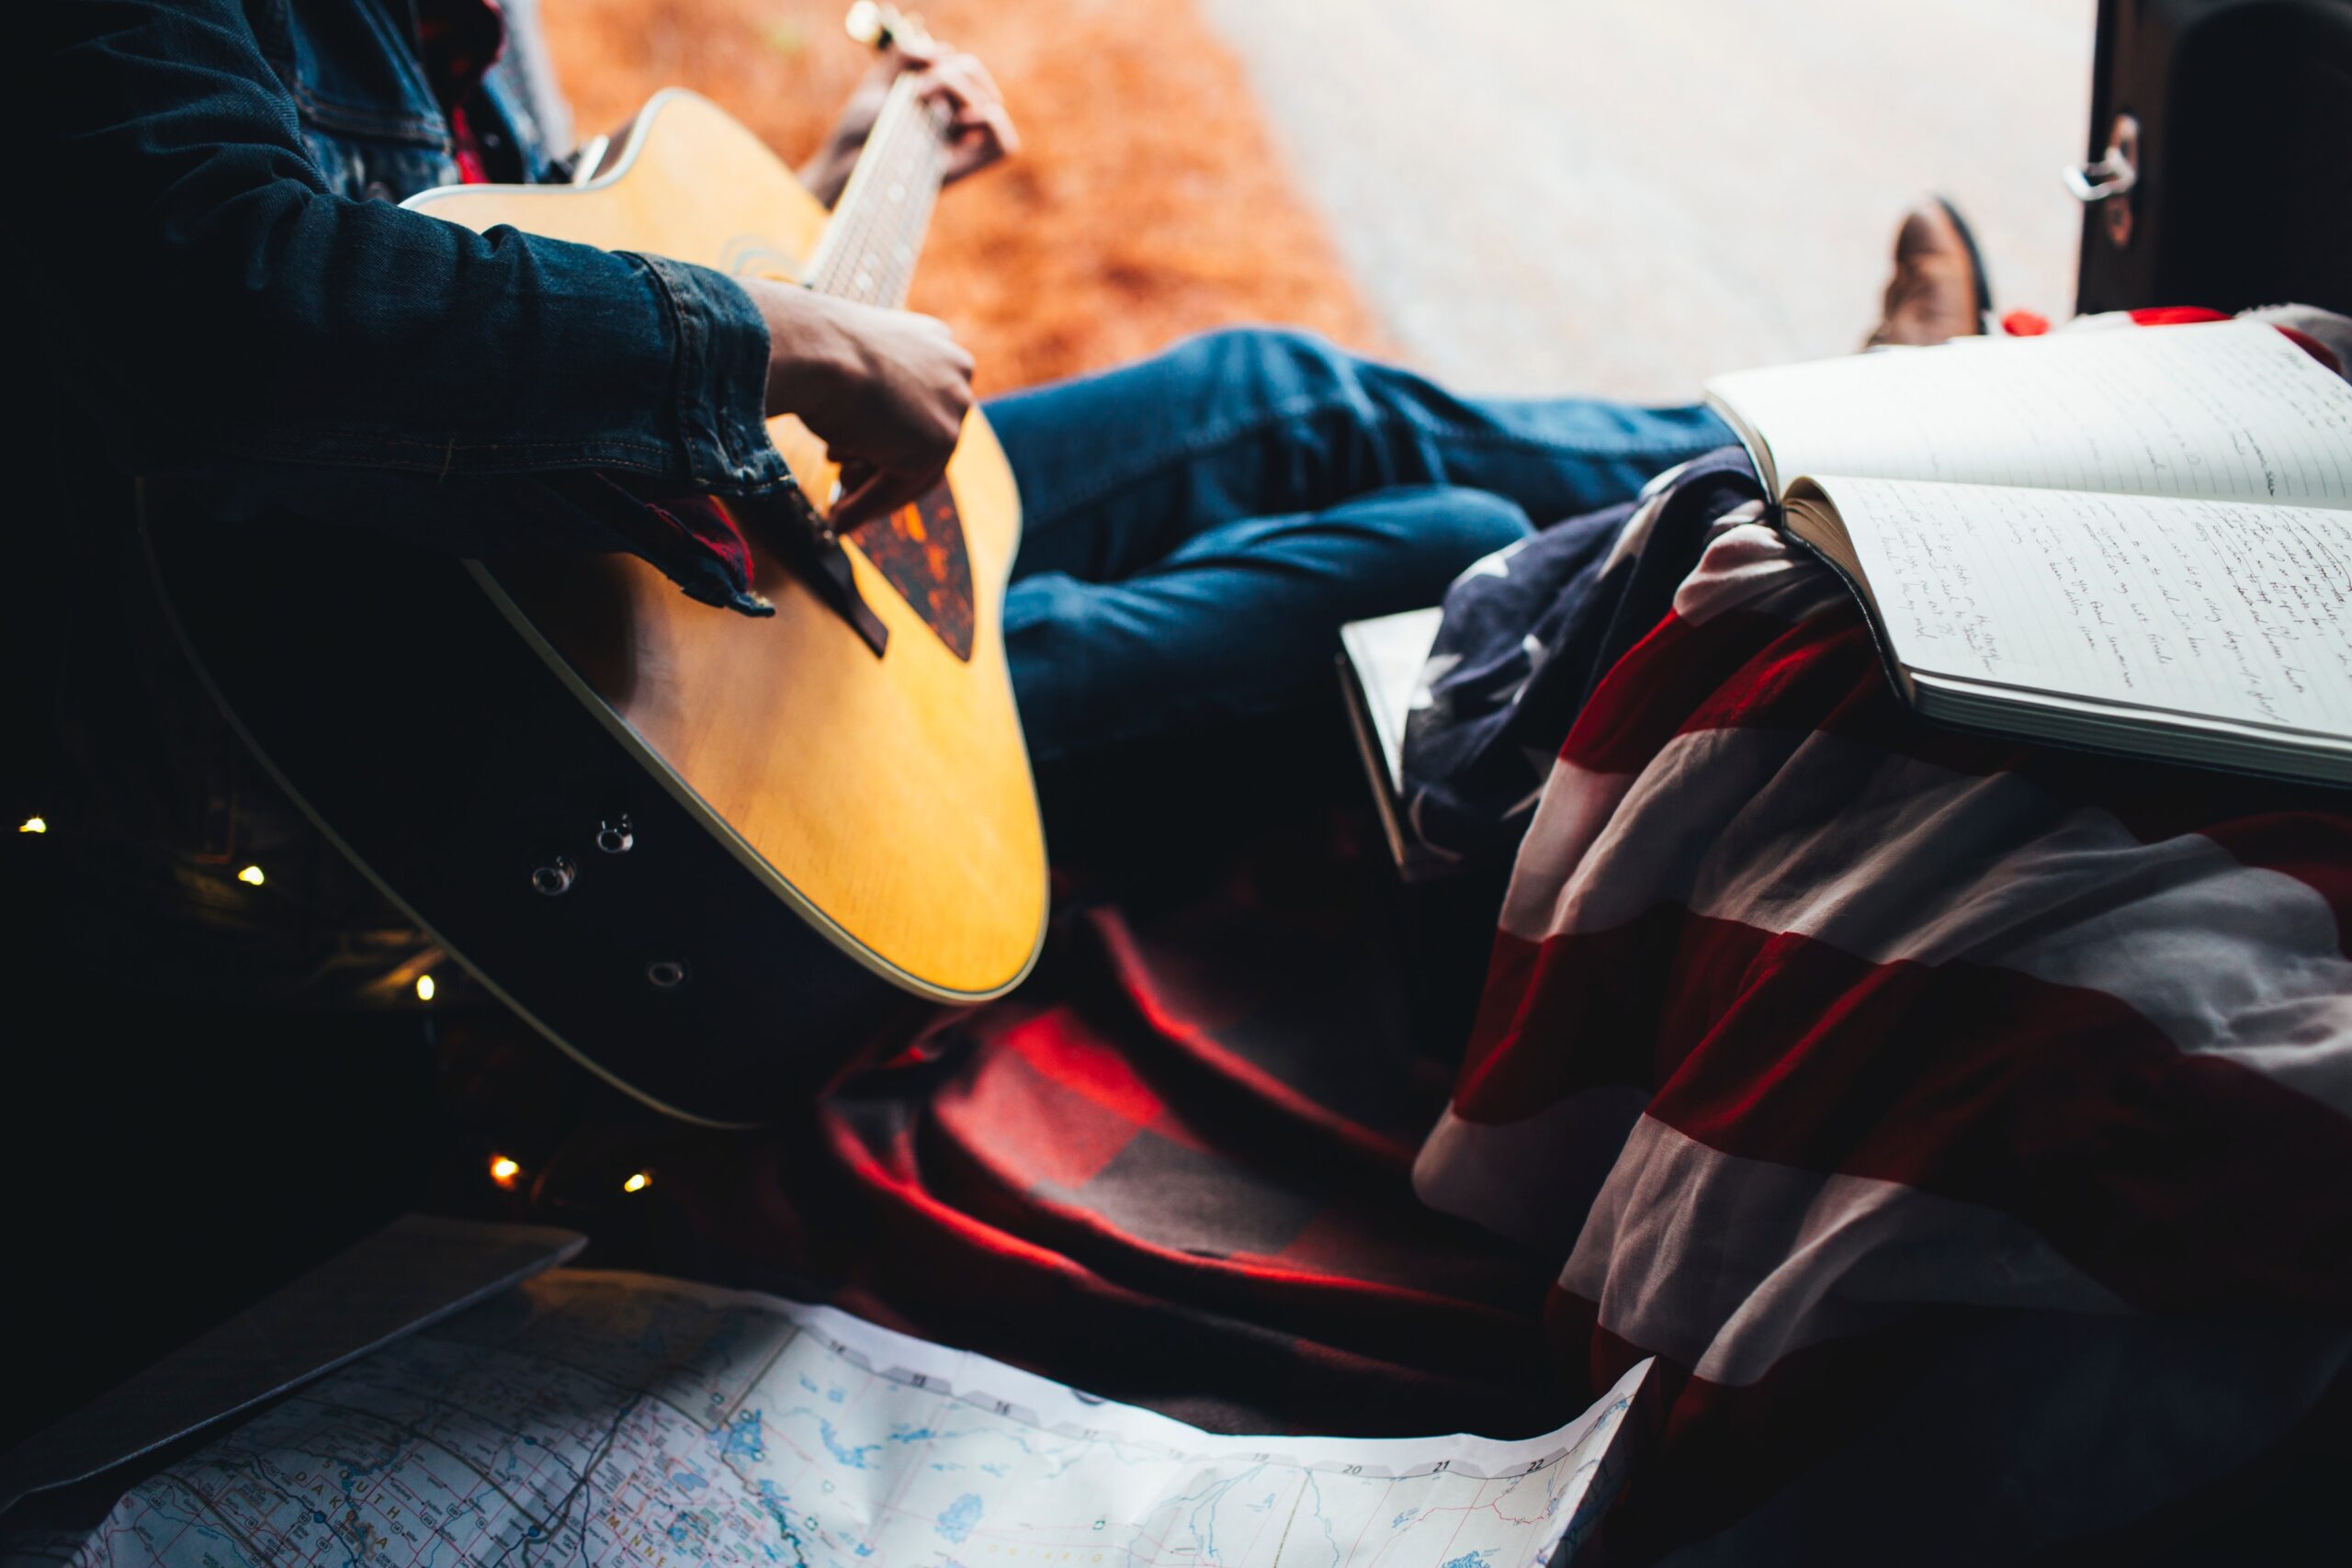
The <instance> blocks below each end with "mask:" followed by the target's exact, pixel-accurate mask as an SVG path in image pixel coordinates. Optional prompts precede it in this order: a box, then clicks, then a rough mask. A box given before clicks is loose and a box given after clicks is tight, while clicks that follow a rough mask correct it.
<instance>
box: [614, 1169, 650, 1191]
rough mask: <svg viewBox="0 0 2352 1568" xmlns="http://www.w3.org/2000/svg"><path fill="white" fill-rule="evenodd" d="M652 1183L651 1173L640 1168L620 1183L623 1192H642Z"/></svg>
mask: <svg viewBox="0 0 2352 1568" xmlns="http://www.w3.org/2000/svg"><path fill="white" fill-rule="evenodd" d="M652 1185H653V1178H652V1176H651V1174H650V1173H649V1172H647V1171H642V1170H640V1171H639V1172H638V1173H637V1174H635V1175H634V1176H631V1177H630V1178H629V1179H628V1180H627V1181H624V1182H622V1183H621V1190H622V1191H624V1192H642V1191H644V1190H646V1189H647V1188H649V1187H650V1186H652Z"/></svg>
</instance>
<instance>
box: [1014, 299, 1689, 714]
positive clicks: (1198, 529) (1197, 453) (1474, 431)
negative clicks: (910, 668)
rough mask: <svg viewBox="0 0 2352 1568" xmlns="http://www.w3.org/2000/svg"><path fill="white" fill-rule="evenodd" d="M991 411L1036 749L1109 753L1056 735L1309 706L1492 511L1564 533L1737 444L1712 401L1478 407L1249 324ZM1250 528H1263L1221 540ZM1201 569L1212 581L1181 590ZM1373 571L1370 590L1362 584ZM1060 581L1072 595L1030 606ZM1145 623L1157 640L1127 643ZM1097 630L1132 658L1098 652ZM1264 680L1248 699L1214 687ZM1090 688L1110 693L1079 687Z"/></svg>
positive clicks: (1461, 562) (1061, 591)
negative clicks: (1233, 530) (1379, 499)
mask: <svg viewBox="0 0 2352 1568" xmlns="http://www.w3.org/2000/svg"><path fill="white" fill-rule="evenodd" d="M988 414H989V422H990V423H992V424H993V425H994V426H995V429H996V432H997V435H998V437H999V439H1000V440H1001V441H1002V442H1003V444H1004V447H1005V451H1006V454H1007V456H1008V457H1010V458H1011V459H1012V468H1013V472H1014V474H1015V476H1016V477H1017V478H1018V479H1019V481H1020V485H1021V495H1022V506H1023V539H1022V546H1021V552H1020V555H1019V558H1017V559H1016V560H1015V562H1014V565H1013V579H1014V590H1013V594H1014V597H1013V599H1012V600H1011V601H1009V602H1008V604H1007V609H1006V630H1007V636H1008V640H1009V643H1011V644H1012V645H1013V649H1012V651H1013V660H1012V664H1013V680H1014V688H1015V691H1016V693H1017V694H1018V695H1019V697H1020V700H1021V705H1022V712H1023V720H1024V722H1025V723H1026V724H1027V725H1028V727H1029V729H1030V736H1031V744H1032V749H1033V750H1034V751H1035V753H1036V754H1037V755H1039V756H1040V757H1045V756H1050V755H1054V754H1056V753H1057V751H1060V750H1076V749H1078V747H1079V746H1080V744H1081V743H1082V742H1084V741H1086V740H1091V739H1106V738H1108V737H1106V736H1102V735H1098V734H1094V733H1091V732H1088V731H1084V730H1078V731H1067V732H1065V731H1064V730H1063V729H1062V728H1061V726H1062V725H1063V723H1064V720H1063V718H1062V717H1061V715H1063V714H1065V713H1072V712H1084V713H1089V714H1094V715H1098V716H1099V715H1106V714H1111V713H1114V712H1115V713H1118V714H1121V715H1123V717H1122V718H1121V719H1120V721H1119V723H1118V724H1117V726H1116V728H1117V729H1118V731H1119V733H1121V734H1122V735H1128V734H1142V733H1147V732H1148V731H1150V730H1152V729H1155V728H1164V727H1165V726H1166V725H1167V724H1169V723H1173V722H1176V721H1177V718H1178V715H1179V713H1180V711H1181V712H1182V713H1187V714H1191V713H1198V714H1203V715H1208V714H1214V713H1218V712H1240V711H1253V710H1255V709H1256V708H1257V707H1258V706H1259V705H1261V703H1262V702H1263V700H1264V699H1265V696H1266V694H1268V693H1270V692H1275V691H1282V690H1288V691H1293V692H1295V691H1298V690H1300V689H1302V688H1303V687H1304V686H1305V685H1306V682H1309V681H1311V680H1314V679H1317V678H1318V677H1319V675H1320V673H1321V671H1322V670H1323V668H1324V666H1325V664H1326V662H1327V661H1328V659H1329V653H1330V649H1331V647H1332V640H1331V639H1332V634H1333V631H1334V629H1335V628H1336V627H1337V626H1339V625H1340V624H1341V623H1342V622H1344V621H1347V620H1350V619H1353V618H1356V617H1358V616H1360V615H1375V614H1380V613H1382V611H1381V610H1378V609H1366V608H1362V607H1361V606H1362V605H1363V604H1367V603H1376V604H1381V605H1383V606H1385V608H1386V609H1408V608H1412V607H1415V606H1417V605H1420V604H1434V603H1436V601H1437V599H1438V598H1439V596H1440V595H1441V594H1442V592H1443V591H1444V587H1445V584H1446V583H1447V582H1448V581H1451V580H1452V578H1453V575H1454V574H1455V573H1456V572H1458V571H1459V570H1461V569H1462V568H1463V567H1464V566H1466V565H1468V564H1469V562H1470V561H1472V560H1474V559H1476V558H1477V556H1479V555H1481V554H1484V553H1486V552H1487V549H1489V548H1492V547H1493V546H1492V545H1482V546H1481V547H1477V548H1471V547H1470V546H1471V545H1473V544H1480V543H1481V541H1484V540H1487V539H1489V538H1497V537H1499V536H1498V534H1497V533H1496V532H1495V530H1494V522H1495V519H1496V518H1497V517H1498V515H1500V514H1502V513H1498V510H1497V508H1496V507H1495V506H1494V505H1493V504H1491V502H1494V501H1499V502H1503V503H1505V505H1504V509H1503V511H1504V512H1505V513H1509V514H1510V515H1511V516H1512V517H1513V518H1514V520H1515V522H1516V524H1517V525H1518V526H1519V527H1521V528H1523V527H1524V526H1525V525H1526V524H1527V523H1528V522H1530V521H1532V522H1534V523H1537V524H1544V523H1551V522H1555V521H1557V520H1558V519H1560V518H1563V517H1568V516H1573V515H1575V514H1576V513H1580V512H1589V511H1591V510H1594V509H1595V508H1598V507H1602V506H1609V505H1613V504H1615V503H1616V502H1621V501H1623V500H1625V499H1627V498H1628V497H1630V496H1631V495H1633V494H1634V491H1637V490H1639V489H1640V487H1641V486H1642V485H1643V484H1644V483H1645V481H1646V480H1648V479H1650V478H1651V477H1652V476H1653V475H1655V474H1657V472H1659V471H1660V470H1661V469H1664V468H1669V467H1671V466H1673V465H1674V464H1676V463H1679V462H1681V461H1683V460H1684V459H1686V458H1689V457H1695V456H1697V455H1698V454H1700V453H1702V452H1705V451H1709V450H1712V449H1713V448H1714V447H1717V446H1724V445H1725V444H1727V443H1728V442H1730V441H1731V440H1732V436H1731V434H1730V432H1729V431H1728V430H1727V429H1726V428H1725V427H1724V424H1723V423H1722V422H1721V421H1720V420H1718V419H1716V417H1715V416H1714V415H1713V414H1712V413H1710V412H1707V411H1706V410H1705V409H1704V408H1701V407H1695V406H1694V407H1688V408H1669V409H1646V408H1636V407H1632V406H1628V405H1625V404H1620V403H1611V402H1605V401H1600V400H1591V399H1577V398H1558V399H1514V400H1484V401H1478V400H1465V399H1461V398H1456V397H1454V396H1453V395H1452V394H1451V393H1448V392H1446V391H1445V390H1443V389H1441V388H1439V387H1438V386H1436V385H1435V384H1434V383H1432V382H1430V381H1428V380H1426V379H1424V378H1421V377H1419V376H1416V375H1414V374H1412V373H1411V372H1409V371H1406V370H1401V369H1398V368H1397V367H1392V366H1385V365H1380V364H1377V363H1374V362H1373V361H1370V360H1365V359H1361V358H1358V357H1356V356H1354V355H1349V354H1346V353H1344V352H1342V351H1341V350H1340V349H1338V348H1336V347H1334V346H1332V345H1331V344H1329V343H1326V342H1324V341H1323V340H1322V339H1320V338H1317V337H1314V336H1312V335H1310V334H1307V333H1295V332H1285V331H1275V330H1267V329H1249V328H1243V329H1236V330H1232V331H1227V332H1217V333H1207V334H1205V335H1204V336H1201V337H1196V338H1193V339H1191V340H1188V341H1187V342H1184V343H1182V344H1177V345H1176V346H1175V347H1173V348H1171V349H1170V350H1168V351H1167V352H1166V353H1164V354H1160V355H1155V356H1154V357H1152V358H1150V359H1147V360H1142V361H1139V362H1138V363H1136V364H1134V365H1130V366H1126V367H1122V368H1120V369H1117V370H1113V371H1109V372H1106V373H1104V374H1103V375H1100V376H1091V377H1085V378H1080V379H1077V380H1073V381H1066V382H1062V383H1059V384H1058V385H1055V386H1050V387H1041V388H1036V389H1031V390H1028V391H1023V392H1018V393H1014V394H1012V396H1010V397H1006V398H1001V399H999V400H995V401H993V402H991V403H990V404H989V408H988ZM1397 489H1405V490H1408V491H1417V492H1419V493H1418V494H1416V495H1412V496H1408V497H1405V498H1400V500H1399V503H1398V504H1397V506H1396V507H1395V508H1391V509H1376V510H1375V512H1374V517H1375V520H1376V523H1377V525H1376V526H1367V525H1365V524H1364V522H1363V516H1362V514H1361V513H1351V514H1350V515H1349V516H1348V517H1345V518H1341V519H1340V520H1339V521H1338V522H1337V523H1336V524H1335V525H1332V526H1331V527H1329V528H1328V529H1323V530H1320V531H1319V532H1318V530H1317V527H1316V526H1315V519H1316V517H1317V515H1318V514H1324V513H1331V512H1332V511H1334V510H1335V509H1339V508H1342V507H1345V506H1348V505H1349V503H1351V502H1362V501H1366V500H1368V499H1370V498H1373V497H1374V496H1377V495H1378V494H1380V493H1381V492H1383V491H1392V490H1397ZM1481 498H1484V499H1481ZM1457 511H1458V512H1460V513H1461V517H1460V520H1459V522H1458V523H1454V522H1451V521H1450V520H1451V519H1453V516H1454V513H1456V512H1457ZM1252 520H1255V521H1258V522H1261V523H1262V524H1264V525H1265V527H1264V528H1263V529H1262V530H1248V529H1245V530H1244V531H1243V532H1242V533H1240V534H1236V535H1226V536H1223V537H1222V538H1219V539H1215V540H1213V539H1212V536H1216V535H1220V534H1222V531H1224V530H1226V529H1227V528H1229V527H1232V526H1234V525H1240V524H1244V523H1247V522H1250V521H1252ZM1413 529H1427V530H1429V531H1430V532H1429V536H1428V537H1427V538H1426V539H1421V540H1413V539H1410V538H1408V533H1409V531H1410V530H1413ZM1400 530H1401V531H1400ZM1505 542H1507V541H1505ZM1195 543H1197V544H1198V545H1200V546H1201V547H1202V548H1201V549H1200V550H1198V551H1195V552H1193V553H1191V554H1187V553H1186V549H1187V547H1188V546H1193V545H1194V544H1195ZM1267 552H1271V554H1270V555H1269V554H1267ZM1465 552H1466V553H1465ZM1261 555H1265V556H1266V558H1263V559H1260V558H1259V557H1260V556H1261ZM1188 573H1193V574H1200V575H1201V576H1202V578H1203V581H1201V582H1199V583H1196V584H1189V585H1179V584H1177V583H1176V582H1174V581H1173V579H1175V578H1177V577H1179V576H1182V575H1184V574H1188ZM1360 574H1361V575H1363V576H1365V577H1366V579H1367V581H1368V582H1369V583H1371V584H1376V585H1377V587H1378V589H1379V592H1376V593H1371V594H1369V595H1366V594H1362V593H1358V592H1355V591H1354V590H1352V589H1351V588H1350V587H1349V586H1348V584H1349V582H1350V580H1351V579H1352V578H1354V577H1356V576H1358V575H1360ZM1145 576H1149V577H1151V578H1153V579H1154V580H1155V581H1154V582H1153V583H1152V584H1151V585H1150V586H1149V587H1148V588H1147V587H1143V586H1141V585H1139V584H1138V581H1137V580H1138V579H1140V578H1142V577H1145ZM1045 578H1057V579H1059V580H1060V581H1058V582H1057V583H1052V584H1048V585H1045V586H1041V587H1040V588H1039V589H1038V590H1036V591H1035V592H1030V593H1028V594H1027V595H1025V596H1023V593H1022V586H1023V584H1024V583H1026V582H1027V581H1030V580H1032V579H1045ZM1245 581H1246V582H1249V583H1250V584H1253V585H1254V586H1251V587H1248V588H1245V587H1243V586H1242V584H1243V583H1244V582H1245ZM1270 581H1281V582H1283V583H1284V584H1285V585H1286V586H1285V587H1284V588H1283V590H1282V591H1281V592H1274V591H1273V590H1272V589H1271V588H1270V587H1268V586H1267V583H1268V582H1270ZM1113 589H1125V590H1131V591H1133V592H1129V593H1127V594H1125V595H1121V594H1110V595H1109V596H1108V597H1106V598H1105V599H1104V601H1103V605H1102V606H1101V607H1100V609H1099V610H1098V609H1097V608H1096V607H1095V606H1094V605H1093V604H1092V603H1091V600H1092V595H1091V594H1090V592H1086V591H1087V590H1103V591H1108V590H1113ZM1228 593H1242V594H1243V595H1244V597H1245V598H1246V599H1247V601H1248V603H1249V604H1250V605H1251V606H1252V607H1253V614H1252V615H1251V616H1250V618H1248V619H1241V618H1238V617H1237V616H1235V615H1231V614H1228V613H1227V604H1228V599H1227V594H1228ZM1136 594H1141V595H1143V598H1142V599H1138V598H1136ZM1147 604H1148V607H1147ZM1016 610H1018V612H1019V614H1018V615H1016V613H1015V612H1016ZM1188 617H1190V618H1189V619H1188ZM1195 623H1197V624H1195ZM1278 623H1279V624H1278ZM1141 626H1150V627H1151V628H1153V631H1152V637H1153V639H1154V640H1153V641H1152V643H1151V644H1150V646H1149V647H1148V648H1147V647H1142V646H1137V645H1135V644H1134V642H1133V639H1134V637H1135V636H1136V629H1137V628H1138V627H1141ZM1094 635H1099V636H1101V637H1104V638H1106V639H1108V640H1109V642H1110V643H1111V644H1113V645H1117V646H1113V647H1108V648H1105V649H1101V650H1097V649H1093V648H1091V645H1088V644H1087V643H1086V642H1085V637H1087V636H1094ZM1046 645H1050V647H1051V649H1052V652H1053V658H1052V659H1050V660H1049V659H1048V658H1047V657H1046ZM1155 650H1156V651H1155ZM1250 670H1255V671H1257V673H1256V674H1255V675H1251V676H1250V677H1249V679H1248V682H1247V683H1248V685H1249V688H1250V691H1249V693H1248V694H1242V693H1235V694H1223V695H1221V694H1220V693H1219V691H1218V690H1217V688H1218V687H1220V686H1221V685H1222V684H1223V683H1224V682H1230V681H1234V680H1238V679H1243V677H1244V675H1245V673H1246V671H1250ZM1086 682H1100V683H1102V685H1103V689H1102V690H1101V691H1099V692H1081V691H1080V687H1081V686H1082V685H1084V684H1085V683H1086Z"/></svg>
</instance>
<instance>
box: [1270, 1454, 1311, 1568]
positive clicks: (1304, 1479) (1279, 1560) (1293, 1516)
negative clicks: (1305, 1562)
mask: <svg viewBox="0 0 2352 1568" xmlns="http://www.w3.org/2000/svg"><path fill="white" fill-rule="evenodd" d="M1298 1480H1299V1485H1298V1491H1297V1492H1296V1493H1295V1494H1294V1495H1292V1497H1291V1500H1290V1512H1289V1513H1287V1514H1285V1515H1283V1533H1282V1537H1281V1539H1279V1540H1276V1541H1275V1542H1274V1560H1273V1562H1270V1563H1268V1564H1267V1568H1283V1548H1284V1547H1286V1546H1288V1545H1289V1544H1290V1527H1291V1526H1292V1525H1294V1524H1295V1523H1297V1522H1298V1506H1299V1505H1300V1504H1301V1503H1304V1502H1305V1501H1306V1489H1307V1487H1309V1486H1311V1485H1313V1484H1314V1478H1313V1477H1311V1476H1306V1475H1302V1476H1300V1477H1299V1478H1298Z"/></svg>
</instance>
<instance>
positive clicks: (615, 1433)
mask: <svg viewBox="0 0 2352 1568" xmlns="http://www.w3.org/2000/svg"><path fill="white" fill-rule="evenodd" d="M642 1397H643V1396H642V1395H639V1396H636V1397H632V1398H631V1399H629V1400H628V1402H627V1403H625V1404H622V1405H621V1407H620V1408H619V1409H618V1410H616V1411H614V1412H613V1419H612V1421H611V1423H610V1424H609V1425H608V1426H606V1427H605V1435H604V1437H603V1438H601V1439H600V1440H599V1441H598V1442H597V1444H596V1446H595V1448H594V1449H593V1450H589V1454H588V1461H587V1462H586V1463H584V1464H582V1466H581V1467H580V1472H579V1475H580V1479H579V1480H577V1481H575V1482H573V1483H572V1485H571V1491H569V1492H567V1493H565V1494H564V1495H562V1496H561V1497H559V1498H557V1499H556V1505H555V1507H554V1508H553V1509H552V1510H551V1513H552V1516H553V1517H552V1518H551V1519H549V1520H544V1521H543V1520H537V1519H534V1520H531V1521H530V1524H531V1528H530V1529H528V1530H526V1532H524V1534H523V1536H522V1537H521V1539H519V1540H511V1541H509V1542H507V1543H506V1549H505V1550H504V1551H501V1552H500V1553H499V1554H498V1555H497V1556H496V1557H494V1558H492V1560H491V1562H490V1563H489V1565H488V1568H501V1565H502V1564H503V1563H504V1562H505V1561H506V1560H507V1559H508V1558H509V1557H512V1556H513V1555H514V1554H515V1549H516V1548H517V1547H520V1548H521V1549H522V1551H523V1562H525V1563H526V1564H527V1563H528V1562H530V1561H531V1546H532V1544H533V1542H534V1541H535V1540H547V1541H549V1542H553V1541H554V1540H555V1538H556V1536H557V1534H558V1531H557V1529H555V1527H556V1526H557V1525H560V1524H561V1523H563V1522H564V1521H565V1516H567V1515H569V1514H570V1513H571V1504H572V1500H573V1499H574V1498H578V1499H579V1500H580V1503H581V1511H582V1514H583V1516H584V1515H585V1514H586V1513H587V1511H588V1504H589V1498H590V1488H592V1487H593V1486H594V1484H595V1481H596V1466H597V1465H599V1464H601V1463H603V1462H604V1457H605V1455H606V1454H607V1453H610V1452H611V1451H612V1448H613V1443H614V1440H615V1439H616V1438H618V1437H619V1436H620V1432H621V1427H624V1426H625V1425H627V1424H628V1418H629V1417H630V1416H633V1415H635V1414H636V1413H637V1409H638V1405H639V1401H640V1399H641V1398H642Z"/></svg>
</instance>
